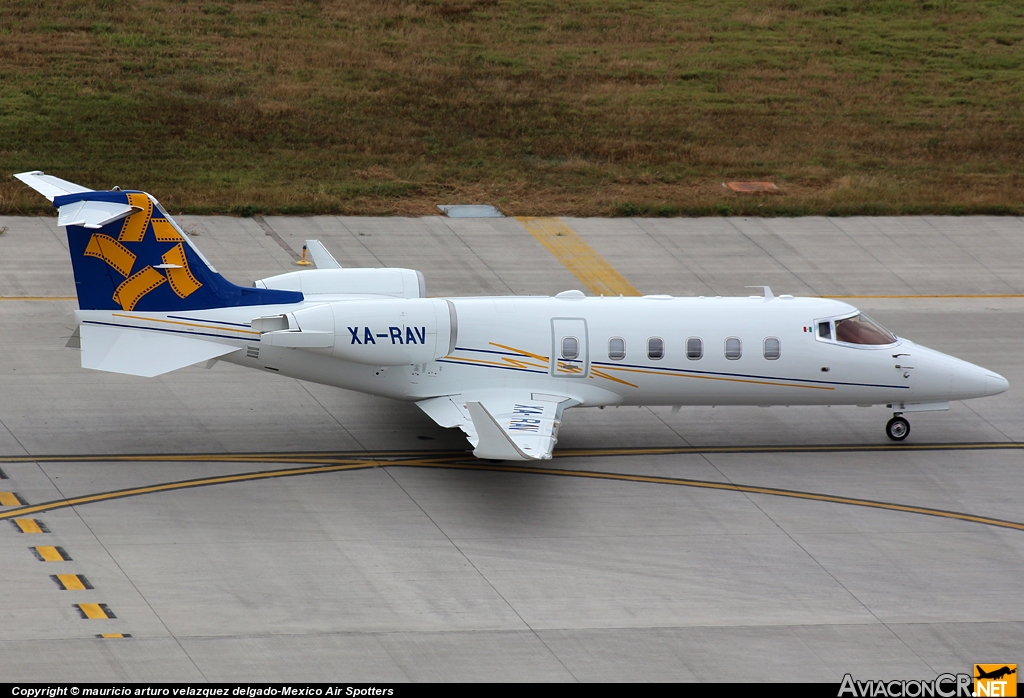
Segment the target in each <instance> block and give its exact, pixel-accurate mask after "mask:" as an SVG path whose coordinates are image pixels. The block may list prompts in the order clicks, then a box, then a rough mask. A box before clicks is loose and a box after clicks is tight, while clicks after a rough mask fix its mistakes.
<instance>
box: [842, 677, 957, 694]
mask: <svg viewBox="0 0 1024 698" xmlns="http://www.w3.org/2000/svg"><path fill="white" fill-rule="evenodd" d="M972 681H973V678H972V677H971V675H970V674H939V675H938V676H937V677H935V678H934V679H931V680H930V681H924V680H920V679H912V680H906V679H898V680H892V681H882V680H880V679H869V680H867V681H858V680H856V679H854V678H853V677H852V676H851V675H850V674H846V675H845V676H843V683H842V684H841V685H840V686H839V698H843V696H851V698H876V697H878V696H886V697H887V698H972V696H973V695H974V694H973V693H972V691H971V682H972Z"/></svg>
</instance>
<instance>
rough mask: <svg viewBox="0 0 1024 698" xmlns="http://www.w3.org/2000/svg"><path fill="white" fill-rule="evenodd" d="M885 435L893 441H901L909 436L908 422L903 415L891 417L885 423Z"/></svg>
mask: <svg viewBox="0 0 1024 698" xmlns="http://www.w3.org/2000/svg"><path fill="white" fill-rule="evenodd" d="M885 435H886V436H888V437H889V438H890V439H892V440H893V441H903V439H905V438H907V437H908V436H910V422H908V421H907V420H905V419H904V418H903V417H893V418H892V419H890V420H889V423H888V424H886V425H885Z"/></svg>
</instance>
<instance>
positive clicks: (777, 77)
mask: <svg viewBox="0 0 1024 698" xmlns="http://www.w3.org/2000/svg"><path fill="white" fill-rule="evenodd" d="M1022 98H1024V3H1022V2H1019V1H1017V2H1010V1H1003V0H972V1H971V2H955V1H952V0H928V1H922V0H845V1H837V2H832V1H829V0H807V1H805V0H791V1H788V2H781V1H766V0H713V1H708V0H692V1H680V2H642V1H639V0H632V1H622V0H412V1H408V2H403V1H399V0H351V1H349V2H328V1H326V0H325V1H324V2H285V1H279V0H267V1H265V2H260V1H253V2H227V1H226V0H211V1H210V2H195V3H192V2H176V1H170V0H167V1H164V0H137V1H133V2H127V1H121V0H96V1H94V2H91V3H80V2H69V1H66V2H57V1H53V0H4V2H3V3H2V4H0V175H2V176H0V213H32V212H40V211H43V210H46V209H48V204H47V202H45V201H43V200H42V199H41V198H40V197H38V196H37V195H36V194H35V193H34V192H32V191H30V190H28V189H27V188H25V187H23V186H22V185H21V184H20V183H18V182H17V181H15V180H13V179H11V178H10V174H11V173H14V172H20V171H23V170H29V169H41V170H44V171H46V172H49V173H52V174H56V175H58V176H61V177H64V178H66V179H70V180H72V181H77V182H80V183H82V184H85V185H87V186H91V187H95V188H109V187H110V186H113V185H120V186H122V187H126V188H127V187H131V188H140V189H145V190H147V191H150V192H151V193H153V194H154V195H156V196H157V197H158V198H160V200H161V201H162V202H163V203H165V204H166V205H167V206H168V208H169V209H170V210H171V211H184V212H192V213H212V212H227V211H234V212H238V213H242V214H251V213H253V212H268V213H270V212H285V213H288V212H290V213H306V212H308V213H345V214H416V215H419V214H429V213H436V209H435V208H434V205H435V204H438V203H491V204H495V205H497V206H498V207H499V208H501V209H502V210H503V211H504V212H505V213H507V214H523V215H545V214H553V215H557V214H566V215H570V214H575V215H708V214H712V215H714V214H756V215H799V214H812V213H813V214H823V213H829V214H834V215H843V214H854V213H879V214H881V213H922V212H934V213H974V212H989V213H1014V214H1020V213H1024V193H1022V185H1024V171H1022V164H1024V161H1022V155H1024V111H1022V101H1024V99H1022ZM729 180H770V181H773V182H775V183H776V185H777V186H778V187H779V189H780V192H779V193H777V194H772V195H740V194H735V193H732V192H730V191H728V190H726V189H723V187H722V183H723V182H725V181H729Z"/></svg>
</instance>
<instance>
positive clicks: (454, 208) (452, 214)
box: [437, 204, 505, 218]
mask: <svg viewBox="0 0 1024 698" xmlns="http://www.w3.org/2000/svg"><path fill="white" fill-rule="evenodd" d="M437 207H438V208H439V209H441V212H442V213H444V215H446V216H448V217H449V218H504V217H505V216H504V215H502V213H501V211H499V210H498V209H496V208H494V207H493V206H489V205H487V204H470V205H466V206H463V205H454V204H438V206H437Z"/></svg>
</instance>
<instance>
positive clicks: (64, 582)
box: [50, 574, 93, 591]
mask: <svg viewBox="0 0 1024 698" xmlns="http://www.w3.org/2000/svg"><path fill="white" fill-rule="evenodd" d="M50 579H52V580H53V581H54V583H55V584H56V585H57V586H58V587H60V589H61V591H85V590H86V589H92V588H93V586H92V584H90V583H89V580H88V579H86V578H85V577H84V576H83V575H80V574H51V575H50Z"/></svg>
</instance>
